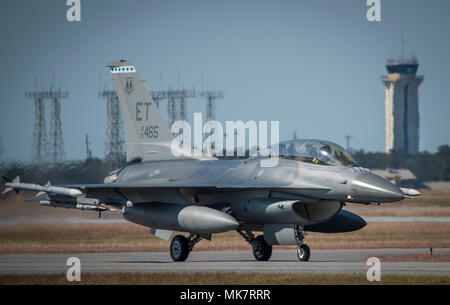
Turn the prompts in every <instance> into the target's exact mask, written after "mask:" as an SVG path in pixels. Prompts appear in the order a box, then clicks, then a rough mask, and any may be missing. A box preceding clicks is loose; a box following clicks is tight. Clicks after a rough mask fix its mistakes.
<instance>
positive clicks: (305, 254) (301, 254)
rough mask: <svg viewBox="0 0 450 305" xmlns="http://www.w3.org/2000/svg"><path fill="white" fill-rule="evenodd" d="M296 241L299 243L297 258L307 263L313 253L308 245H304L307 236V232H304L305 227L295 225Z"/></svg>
mask: <svg viewBox="0 0 450 305" xmlns="http://www.w3.org/2000/svg"><path fill="white" fill-rule="evenodd" d="M294 234H295V240H296V241H297V247H298V248H297V257H298V259H299V260H300V261H303V262H307V261H308V260H309V257H310V255H311V251H310V250H309V247H308V245H307V244H304V243H303V239H304V238H305V236H306V232H305V231H303V227H302V226H300V225H298V224H296V225H294Z"/></svg>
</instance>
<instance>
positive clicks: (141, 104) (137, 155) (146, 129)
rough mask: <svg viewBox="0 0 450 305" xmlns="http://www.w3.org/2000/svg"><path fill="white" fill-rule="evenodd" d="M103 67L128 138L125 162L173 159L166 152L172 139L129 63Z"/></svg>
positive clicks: (115, 63) (169, 153)
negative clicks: (109, 76) (120, 112)
mask: <svg viewBox="0 0 450 305" xmlns="http://www.w3.org/2000/svg"><path fill="white" fill-rule="evenodd" d="M106 65H107V67H109V69H110V72H111V74H112V76H113V79H114V84H115V87H116V91H117V97H118V98H119V104H120V109H121V111H122V119H123V122H124V123H125V129H126V132H127V134H128V139H129V143H127V144H126V148H125V150H126V154H127V161H128V162H130V161H133V160H142V161H156V160H170V159H175V157H174V156H173V154H172V153H171V151H170V144H171V141H172V139H173V136H172V134H171V133H170V130H169V128H168V126H167V124H166V123H165V122H164V119H163V118H162V116H161V113H160V112H159V109H158V107H157V106H156V103H155V102H154V101H153V99H152V97H151V96H150V94H149V92H148V91H147V89H146V88H145V86H144V83H143V82H144V81H143V80H142V79H141V78H140V76H139V74H138V73H137V72H136V68H135V67H134V65H133V63H132V62H131V61H128V60H120V61H112V62H108V63H107V64H106ZM177 159H178V158H177Z"/></svg>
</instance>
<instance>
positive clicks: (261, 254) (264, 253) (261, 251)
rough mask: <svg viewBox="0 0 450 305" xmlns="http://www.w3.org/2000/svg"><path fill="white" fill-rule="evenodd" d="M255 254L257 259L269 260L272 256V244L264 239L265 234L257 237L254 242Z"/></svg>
mask: <svg viewBox="0 0 450 305" xmlns="http://www.w3.org/2000/svg"><path fill="white" fill-rule="evenodd" d="M253 256H254V257H255V258H256V260H257V261H268V260H269V259H270V257H271V256H272V246H271V245H269V244H268V243H267V242H266V241H265V240H264V235H259V236H258V237H256V240H255V243H254V244H253Z"/></svg>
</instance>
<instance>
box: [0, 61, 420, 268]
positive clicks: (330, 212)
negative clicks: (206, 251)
mask: <svg viewBox="0 0 450 305" xmlns="http://www.w3.org/2000/svg"><path fill="white" fill-rule="evenodd" d="M107 67H108V69H109V70H110V72H111V74H112V77H113V79H114V84H115V88H116V90H117V96H118V99H119V104H120V108H121V112H122V119H123V121H124V124H125V129H126V132H127V134H128V139H129V143H127V144H126V154H127V162H128V163H127V165H126V166H125V167H123V168H120V169H117V170H114V171H113V172H111V173H110V174H108V175H107V176H106V178H105V179H104V183H103V184H80V185H61V186H52V185H49V184H47V185H45V186H40V185H36V184H29V183H21V182H20V181H19V180H18V179H16V180H15V181H10V182H8V183H6V184H5V186H6V189H5V191H9V190H12V189H14V190H16V191H18V190H35V191H39V193H38V194H37V195H36V197H34V198H30V199H27V201H37V202H40V204H41V205H47V206H55V207H64V208H75V209H85V210H93V211H98V212H100V213H101V212H102V211H107V210H110V209H113V208H119V209H122V214H123V217H124V218H125V219H126V220H128V221H131V222H133V223H136V224H139V225H143V226H146V227H149V228H150V232H151V233H152V234H154V235H156V236H158V237H160V238H162V239H165V240H167V241H168V240H169V239H170V238H171V236H172V233H173V231H179V232H186V233H188V236H187V237H185V236H183V235H176V236H174V237H173V238H172V241H171V243H170V255H171V257H172V259H173V260H174V261H184V260H186V259H187V257H188V255H189V253H190V252H191V251H192V249H193V248H194V246H195V244H196V243H197V242H199V241H200V240H201V239H208V240H211V235H212V233H220V232H226V231H230V230H236V231H237V232H239V234H240V235H241V236H242V237H243V238H244V239H245V240H246V241H247V242H248V243H249V244H250V245H251V246H252V248H253V254H254V257H255V259H256V260H258V261H267V260H268V259H269V258H270V256H271V254H272V245H297V246H298V250H297V254H298V258H299V260H300V261H308V260H309V257H310V249H309V247H308V246H307V245H306V244H305V243H304V239H305V235H306V232H307V231H312V232H324V233H339V232H349V231H355V230H359V229H361V228H363V227H364V226H365V225H366V222H365V221H364V220H363V219H362V218H361V217H359V216H358V215H356V214H353V213H350V212H348V211H346V210H345V209H343V207H344V206H345V203H346V202H356V203H361V204H380V203H385V202H394V201H399V200H402V199H404V198H406V197H413V196H417V195H420V193H419V192H418V191H416V190H414V189H406V188H399V187H397V186H396V185H395V184H393V183H391V182H390V181H388V180H386V179H384V178H382V177H380V176H377V175H375V174H373V173H372V172H370V171H369V170H367V169H364V168H361V167H358V166H357V164H356V163H355V161H354V160H353V158H352V157H351V155H350V154H349V153H348V152H347V151H345V150H344V149H343V148H342V147H340V146H339V145H336V144H334V143H331V142H329V141H322V140H290V141H286V142H281V143H278V144H276V145H278V157H277V158H278V159H277V160H278V162H277V165H276V166H273V167H263V166H261V161H262V160H263V159H264V158H267V157H264V156H261V154H257V155H255V156H253V157H250V158H247V159H233V160H219V159H217V158H215V157H207V156H199V157H195V156H186V155H182V156H175V155H174V154H173V153H172V151H171V142H172V140H173V138H174V137H173V135H172V134H171V132H170V130H169V128H168V126H167V125H166V123H165V122H164V120H163V118H162V116H161V114H160V112H159V109H158V107H157V105H156V104H155V102H154V101H153V99H152V97H151V96H150V94H149V92H148V91H147V90H146V88H145V87H144V82H143V80H142V79H141V78H140V76H139V75H138V73H137V72H136V68H135V66H134V65H133V63H132V62H130V61H128V60H119V61H112V62H108V63H107ZM257 232H262V234H260V233H257Z"/></svg>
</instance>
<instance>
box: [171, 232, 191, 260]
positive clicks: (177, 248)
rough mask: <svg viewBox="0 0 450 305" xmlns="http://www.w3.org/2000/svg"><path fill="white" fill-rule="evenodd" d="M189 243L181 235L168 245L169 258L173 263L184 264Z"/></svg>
mask: <svg viewBox="0 0 450 305" xmlns="http://www.w3.org/2000/svg"><path fill="white" fill-rule="evenodd" d="M189 252H190V250H189V242H188V240H187V238H186V237H184V236H183V235H177V236H175V237H174V238H173V239H172V242H171V243H170V256H171V257H172V260H173V261H174V262H184V261H185V260H186V258H187V257H188V255H189Z"/></svg>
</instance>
